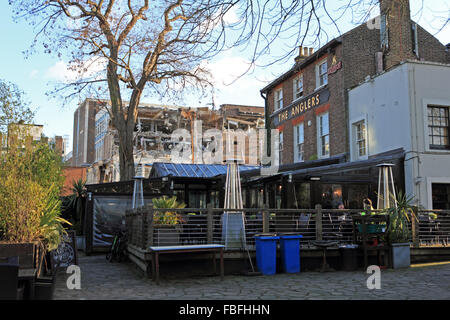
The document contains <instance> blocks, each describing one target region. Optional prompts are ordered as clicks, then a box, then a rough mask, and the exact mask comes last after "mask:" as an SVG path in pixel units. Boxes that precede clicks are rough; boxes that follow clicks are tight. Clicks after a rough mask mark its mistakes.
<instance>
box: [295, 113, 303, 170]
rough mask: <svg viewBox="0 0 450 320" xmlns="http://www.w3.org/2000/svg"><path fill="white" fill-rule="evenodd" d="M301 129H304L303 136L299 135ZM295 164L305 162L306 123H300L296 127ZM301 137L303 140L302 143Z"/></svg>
mask: <svg viewBox="0 0 450 320" xmlns="http://www.w3.org/2000/svg"><path fill="white" fill-rule="evenodd" d="M300 127H301V128H302V135H300V134H299V133H300V132H299V131H300V130H299V129H300ZM294 132H295V134H294V152H295V154H294V155H295V156H294V162H304V161H305V123H304V122H300V123H299V124H297V125H295V126H294ZM300 137H301V138H302V139H301V140H302V141H300Z"/></svg>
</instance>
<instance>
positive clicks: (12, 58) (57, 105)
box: [0, 0, 450, 150]
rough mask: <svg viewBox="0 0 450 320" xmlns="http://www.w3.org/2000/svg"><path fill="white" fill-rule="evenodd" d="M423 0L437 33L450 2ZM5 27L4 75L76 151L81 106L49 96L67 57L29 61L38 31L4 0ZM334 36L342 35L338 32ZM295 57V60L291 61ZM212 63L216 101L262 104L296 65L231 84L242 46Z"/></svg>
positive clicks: (1, 25)
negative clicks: (271, 85)
mask: <svg viewBox="0 0 450 320" xmlns="http://www.w3.org/2000/svg"><path fill="white" fill-rule="evenodd" d="M419 2H420V1H419V0H411V9H412V13H413V19H414V20H415V21H417V22H419V24H421V25H422V26H423V27H424V28H425V29H427V30H428V31H430V32H431V33H433V34H434V33H435V31H434V30H433V27H436V26H437V25H436V23H437V21H436V19H435V18H434V16H433V15H434V14H436V12H447V15H448V12H449V11H450V8H449V4H448V1H447V0H433V1H425V3H426V5H428V6H430V5H432V7H426V8H425V9H424V14H423V15H421V16H420V17H419V16H418V15H416V16H414V13H416V12H417V11H418V6H419ZM352 27H353V25H351V24H350V23H348V24H345V25H340V28H341V31H342V32H345V31H347V30H349V29H351V28H352ZM0 30H2V48H1V50H0V79H3V80H7V81H10V82H13V83H15V84H17V85H18V86H19V88H20V89H21V90H23V91H24V92H25V94H26V97H27V100H29V101H30V102H31V106H32V107H33V108H37V115H36V123H38V124H42V125H44V133H45V135H47V136H50V137H52V136H54V135H69V136H70V144H69V150H71V149H72V142H71V139H72V132H73V112H74V111H75V109H76V107H77V103H76V101H73V102H72V103H71V104H70V105H67V106H66V107H64V108H61V102H60V101H58V100H56V99H50V98H49V97H48V96H46V95H45V93H46V92H47V91H49V90H50V89H51V88H52V85H51V84H50V83H51V82H52V81H55V80H56V79H57V78H58V77H59V75H58V72H61V66H64V64H63V61H61V60H59V59H57V58H56V57H52V56H50V55H45V54H42V53H36V54H33V55H32V56H30V57H29V58H28V59H26V58H25V56H24V54H23V53H22V52H23V51H25V50H27V49H28V48H29V46H30V44H31V42H32V40H33V37H34V31H33V29H32V27H30V26H29V25H28V24H27V23H26V22H23V21H22V22H20V23H15V22H13V19H12V12H11V8H10V6H9V5H8V3H7V1H2V2H1V4H0ZM333 36H338V34H334V35H333ZM437 38H438V39H439V40H440V41H441V42H442V43H444V44H447V43H449V42H450V30H449V27H448V26H447V27H446V29H444V30H442V31H441V32H440V33H439V34H437ZM315 49H317V48H315ZM293 58H294V57H292V59H291V60H292V62H293ZM210 64H211V65H210V66H211V68H212V70H213V71H214V74H216V75H220V77H219V79H217V81H218V82H220V83H221V85H219V86H218V91H216V96H215V103H216V105H220V104H224V103H230V104H232V103H236V104H249V105H260V106H262V105H263V99H262V98H261V96H260V94H259V90H260V89H261V88H262V87H264V86H265V84H266V83H267V81H270V80H273V79H274V78H275V77H276V74H277V73H280V72H284V71H286V70H288V69H289V68H290V67H291V65H292V64H291V63H290V64H289V65H286V63H285V64H284V65H281V66H280V65H273V66H272V67H271V68H264V69H263V68H257V69H256V70H255V72H254V73H253V74H252V75H249V76H246V77H243V78H241V79H239V80H238V81H236V82H235V83H234V84H233V85H231V86H225V85H223V83H227V84H228V83H230V82H232V80H233V76H236V75H239V74H240V72H242V71H243V70H244V69H245V67H246V60H245V58H243V57H242V55H241V54H240V53H239V52H238V50H233V51H230V52H226V53H224V54H223V55H221V56H219V57H217V58H216V59H215V60H214V61H211V63H210ZM230 66H233V68H231V69H230ZM144 101H145V102H152V103H170V104H176V105H186V106H192V107H196V106H205V105H206V103H207V102H208V101H205V100H199V99H198V98H195V97H190V98H188V99H186V100H185V101H184V103H177V102H173V101H157V100H147V99H145V100H144ZM144 101H143V102H144Z"/></svg>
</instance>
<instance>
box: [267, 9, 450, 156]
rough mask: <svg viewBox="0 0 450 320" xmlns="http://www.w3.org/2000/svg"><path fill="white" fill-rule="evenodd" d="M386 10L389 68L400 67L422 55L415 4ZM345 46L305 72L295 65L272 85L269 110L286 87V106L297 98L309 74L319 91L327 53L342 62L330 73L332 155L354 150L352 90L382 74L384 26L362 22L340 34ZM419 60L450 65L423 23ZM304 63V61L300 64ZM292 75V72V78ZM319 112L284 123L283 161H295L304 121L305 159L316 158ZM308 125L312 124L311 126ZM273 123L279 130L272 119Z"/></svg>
mask: <svg viewBox="0 0 450 320" xmlns="http://www.w3.org/2000/svg"><path fill="white" fill-rule="evenodd" d="M380 9H381V12H382V13H384V14H386V15H387V16H388V32H389V49H388V50H387V51H385V52H384V69H385V70H386V69H388V68H390V67H392V66H394V65H397V64H398V63H400V62H401V61H405V60H407V59H412V60H414V59H417V57H416V55H415V54H414V52H413V33H412V21H411V19H410V7H409V1H407V0H381V1H380ZM340 39H341V42H342V44H340V45H337V46H330V47H329V49H328V52H327V53H326V55H322V56H319V57H318V58H317V60H316V61H313V62H311V63H310V64H309V65H307V66H305V67H304V69H302V70H301V71H299V72H294V71H293V69H291V70H290V71H288V72H287V73H286V74H285V75H283V76H282V77H283V79H284V80H283V82H282V83H280V84H278V85H276V86H275V87H273V88H270V89H269V90H268V92H267V112H268V113H269V115H271V114H272V113H273V112H274V92H275V91H276V90H277V89H279V88H282V89H283V106H284V107H286V106H288V105H289V104H290V103H291V102H292V101H293V80H294V79H295V78H296V77H297V76H298V75H299V74H300V73H302V74H303V82H304V84H303V86H304V96H307V95H309V94H311V93H313V92H314V90H315V88H316V72H315V66H316V64H317V62H318V61H320V60H321V59H323V58H324V57H325V56H326V58H327V61H328V67H330V66H331V65H332V61H333V58H335V61H336V62H339V61H341V62H342V69H341V70H339V71H337V72H336V73H334V74H331V75H329V76H328V85H327V87H328V89H329V91H330V100H329V102H328V103H329V109H328V113H329V126H330V156H334V155H337V154H341V153H348V152H349V150H350V148H349V143H350V142H349V140H350V139H349V136H348V113H347V108H346V105H347V101H348V96H347V91H346V89H348V88H351V87H354V86H356V85H358V84H359V83H361V82H363V81H364V79H365V78H366V77H367V76H372V75H375V74H376V62H375V56H376V53H377V52H381V51H382V50H383V49H382V48H381V37H380V29H377V28H372V29H370V28H368V26H367V25H366V24H362V25H360V26H358V27H356V28H354V29H352V30H351V31H349V32H347V33H346V34H344V35H342V37H341V38H340ZM418 42H419V58H420V59H421V60H426V61H433V62H440V63H450V54H449V53H448V52H447V51H446V50H445V49H446V48H445V46H444V45H442V44H441V43H440V42H439V41H438V40H437V39H436V38H434V37H433V36H432V35H431V34H429V33H428V32H426V31H425V30H424V29H423V28H421V27H420V26H419V27H418ZM300 63H301V62H300ZM289 75H290V76H289ZM316 111H317V110H314V109H312V110H308V111H307V112H305V113H304V114H303V115H302V119H300V120H299V119H298V118H294V119H290V120H288V121H285V122H283V123H282V125H281V126H280V127H279V129H280V130H282V131H283V154H282V159H281V160H282V163H292V162H294V126H295V125H296V124H298V123H299V121H303V122H304V128H305V130H304V132H305V144H304V158H305V159H306V160H308V159H310V158H311V157H313V156H314V155H317V123H316V122H317V120H316V119H317V118H316V117H317V112H316ZM308 123H310V125H309V126H308ZM267 127H269V128H273V125H272V124H271V123H268V124H267Z"/></svg>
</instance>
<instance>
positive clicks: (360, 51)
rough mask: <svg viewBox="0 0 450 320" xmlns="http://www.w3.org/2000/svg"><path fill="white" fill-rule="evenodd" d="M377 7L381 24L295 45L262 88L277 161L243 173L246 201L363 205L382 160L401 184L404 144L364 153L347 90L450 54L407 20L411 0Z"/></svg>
mask: <svg viewBox="0 0 450 320" xmlns="http://www.w3.org/2000/svg"><path fill="white" fill-rule="evenodd" d="M380 13H381V14H380V17H378V18H376V19H378V20H377V21H379V28H376V27H374V23H373V22H370V21H369V22H368V23H365V24H362V25H360V26H358V27H356V28H354V29H352V30H350V31H349V32H347V33H345V34H343V35H342V36H340V37H338V38H336V39H333V40H332V41H330V42H329V43H327V44H326V45H324V46H323V47H321V48H320V49H318V50H316V51H314V50H313V49H312V48H304V47H300V48H299V55H298V56H297V57H296V58H295V63H294V65H293V66H292V67H291V68H290V69H289V70H288V71H287V72H285V73H284V74H282V75H281V76H279V77H278V78H277V79H275V80H273V81H272V82H271V83H270V84H268V85H267V86H266V87H264V88H263V89H262V90H261V95H262V96H263V98H264V99H265V111H266V128H267V129H278V130H279V153H280V154H279V156H280V157H279V158H280V163H281V167H280V170H279V174H276V175H274V176H272V177H249V178H248V179H249V181H251V183H250V184H249V185H251V186H254V188H251V189H247V190H246V192H249V193H250V195H249V196H247V195H246V198H247V201H249V203H248V204H249V206H250V207H253V206H255V204H260V203H262V202H264V203H265V204H266V205H268V206H269V207H271V208H312V207H314V205H315V204H318V203H320V204H322V206H324V207H326V208H337V206H338V204H339V203H340V202H342V203H343V204H344V205H345V207H346V208H361V207H362V201H363V199H364V198H366V197H369V198H371V199H372V201H374V200H375V199H376V194H375V192H376V191H377V182H378V168H377V167H376V165H377V164H380V163H383V162H389V163H393V164H395V166H394V168H393V170H394V179H395V183H396V187H397V188H398V189H399V190H405V189H404V185H405V177H404V176H405V170H404V160H405V147H404V146H402V145H400V146H399V147H397V148H393V149H392V150H383V151H382V152H380V153H378V154H368V152H367V146H366V143H367V141H366V134H367V128H366V127H365V126H360V127H359V128H355V130H356V131H355V132H353V131H352V130H350V129H349V127H350V126H351V125H350V124H349V120H350V119H349V111H348V99H349V98H348V90H349V89H351V88H354V87H357V86H358V85H359V84H361V83H363V82H364V81H366V80H367V79H370V78H372V77H376V76H378V75H380V74H384V73H386V72H389V71H390V70H391V69H393V68H395V67H396V66H398V65H400V64H402V63H404V62H405V61H428V62H433V63H440V64H449V63H450V54H449V52H448V48H447V47H446V46H444V45H443V44H441V43H440V42H439V41H438V40H437V39H436V38H435V37H434V36H433V35H431V34H430V33H428V32H427V31H425V30H424V29H423V28H422V27H420V26H419V25H418V24H416V23H415V22H414V21H412V20H411V18H410V5H409V1H405V0H380ZM354 108H357V105H356V106H355V107H354ZM385 130H387V131H389V130H390V128H389V127H386V128H385ZM268 131H270V130H268ZM354 135H357V139H356V143H357V147H354V148H353V147H351V145H352V143H354V140H355V138H354ZM358 137H359V138H358ZM269 139H270V137H268V141H270V140H269ZM356 149H357V150H358V153H359V155H360V157H358V158H357V159H356V161H353V160H355V159H354V158H352V157H351V155H350V152H351V151H354V150H356ZM407 174H408V172H407ZM243 183H244V185H245V184H246V182H245V179H243ZM256 186H258V187H256ZM263 194H264V195H263ZM258 197H259V198H261V197H263V200H255V199H258ZM449 197H450V195H449ZM374 203H376V202H375V201H374ZM256 206H258V205H256Z"/></svg>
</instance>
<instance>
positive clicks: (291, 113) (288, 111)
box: [271, 88, 330, 127]
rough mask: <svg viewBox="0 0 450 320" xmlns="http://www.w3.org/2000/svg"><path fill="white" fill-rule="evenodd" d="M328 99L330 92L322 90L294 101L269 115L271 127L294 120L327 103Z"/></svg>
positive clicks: (326, 89) (325, 89)
mask: <svg viewBox="0 0 450 320" xmlns="http://www.w3.org/2000/svg"><path fill="white" fill-rule="evenodd" d="M329 99H330V91H329V90H328V88H323V89H321V90H319V91H317V92H314V93H313V94H310V95H309V96H307V97H305V98H303V99H301V100H298V101H294V102H293V103H291V104H290V105H288V106H287V107H285V108H283V109H281V110H278V111H277V112H275V113H273V114H272V115H271V118H272V124H273V127H278V126H279V125H280V124H281V123H283V122H285V121H287V120H290V119H293V118H296V117H298V116H300V115H302V114H303V113H305V112H306V111H308V110H311V109H315V108H317V107H319V106H321V105H323V104H324V103H326V102H328V100H329Z"/></svg>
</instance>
